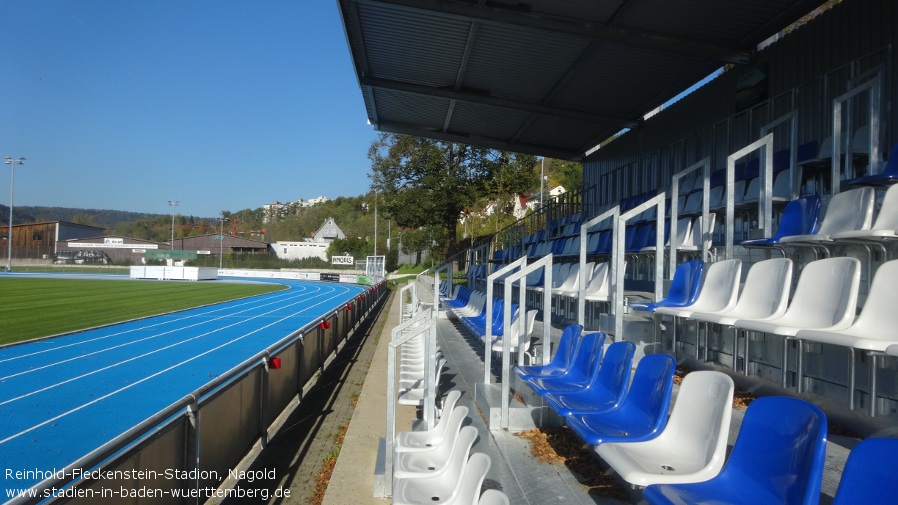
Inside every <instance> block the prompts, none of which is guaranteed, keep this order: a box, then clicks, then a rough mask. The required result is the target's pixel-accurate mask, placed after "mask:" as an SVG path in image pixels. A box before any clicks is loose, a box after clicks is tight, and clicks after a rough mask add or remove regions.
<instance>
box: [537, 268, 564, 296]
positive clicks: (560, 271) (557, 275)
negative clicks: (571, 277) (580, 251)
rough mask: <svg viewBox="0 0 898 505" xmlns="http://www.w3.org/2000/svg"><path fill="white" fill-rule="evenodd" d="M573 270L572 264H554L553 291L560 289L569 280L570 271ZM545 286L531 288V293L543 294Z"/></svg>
mask: <svg viewBox="0 0 898 505" xmlns="http://www.w3.org/2000/svg"><path fill="white" fill-rule="evenodd" d="M570 269H571V264H570V263H553V264H552V286H551V289H555V288H560V287H561V285H562V284H563V283H564V281H565V280H566V279H567V273H568V270H570ZM544 288H545V285H543V286H537V287H535V288H530V290H531V291H536V292H538V293H542V291H543V289H544Z"/></svg>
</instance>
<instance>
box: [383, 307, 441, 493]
mask: <svg viewBox="0 0 898 505" xmlns="http://www.w3.org/2000/svg"><path fill="white" fill-rule="evenodd" d="M435 314H436V310H435V309H430V310H422V311H421V312H419V313H418V314H416V315H415V316H414V317H412V318H411V319H409V320H408V321H406V322H404V323H402V324H399V325H397V326H396V327H395V328H393V330H392V331H391V332H390V352H389V354H388V355H387V395H386V396H387V430H386V434H385V435H384V442H385V444H386V447H385V451H384V454H386V455H387V456H386V457H385V458H384V489H383V492H384V496H390V495H391V494H392V483H393V456H392V455H393V439H394V438H395V437H396V375H397V367H396V349H398V348H399V346H401V345H402V344H404V343H406V342H408V341H409V340H411V339H412V338H414V337H416V336H418V335H420V334H421V333H424V332H427V333H428V335H427V336H425V338H424V354H425V355H426V356H427V359H428V360H431V361H426V362H425V365H424V398H425V400H424V417H425V420H426V422H427V428H428V429H430V428H433V415H432V411H433V410H434V404H433V397H434V396H435V395H434V393H435V391H434V389H435V382H436V380H435V379H436V378H435V377H434V375H435V373H436V372H435V370H434V367H433V364H434V363H433V362H434V361H435V356H436V345H435V340H436V339H435V337H434V333H433V331H432V330H433V327H434V323H436V317H435ZM422 322H423V324H421V323H422ZM415 325H418V326H415ZM407 330H411V331H407ZM403 333H405V334H404V335H403ZM428 398H429V399H430V401H429V402H428V401H427V399H428ZM428 403H429V404H430V406H429V407H428ZM428 410H430V411H431V412H430V413H428ZM428 414H430V415H428Z"/></svg>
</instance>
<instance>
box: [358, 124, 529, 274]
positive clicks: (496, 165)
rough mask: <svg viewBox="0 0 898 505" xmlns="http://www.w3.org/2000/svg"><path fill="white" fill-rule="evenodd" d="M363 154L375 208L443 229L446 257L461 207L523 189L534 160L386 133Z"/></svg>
mask: <svg viewBox="0 0 898 505" xmlns="http://www.w3.org/2000/svg"><path fill="white" fill-rule="evenodd" d="M368 158H369V159H370V160H371V163H372V165H371V170H372V174H371V179H372V188H373V189H374V190H375V191H377V192H378V194H379V195H380V197H379V198H380V200H379V201H380V204H379V205H380V207H379V208H380V209H381V210H382V211H383V212H384V213H385V215H386V216H389V217H390V218H392V219H393V220H394V221H395V222H396V224H397V225H398V226H400V227H404V228H421V227H426V226H437V227H440V228H442V229H443V231H444V232H445V234H441V235H443V237H445V239H446V246H447V255H448V256H450V257H451V256H453V255H454V254H455V253H456V252H457V249H458V247H457V242H456V241H457V238H456V230H457V226H458V220H459V217H460V216H461V214H462V212H463V211H464V210H465V209H466V208H468V207H470V206H472V205H474V204H475V203H476V202H477V200H478V199H480V198H483V197H494V198H498V197H501V196H507V195H509V194H515V193H518V192H522V191H526V190H527V188H528V187H529V186H531V185H532V180H531V179H532V171H531V169H532V167H533V165H534V163H535V158H534V157H533V156H530V155H521V154H515V153H509V152H503V151H496V150H493V149H486V148H482V147H477V146H470V145H465V144H456V143H451V142H443V141H440V140H433V139H427V138H422V137H413V136H408V135H397V134H391V133H381V134H380V135H379V136H378V138H377V140H375V141H374V142H372V144H371V147H370V149H369V150H368Z"/></svg>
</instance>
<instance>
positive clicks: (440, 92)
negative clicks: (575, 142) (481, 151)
mask: <svg viewBox="0 0 898 505" xmlns="http://www.w3.org/2000/svg"><path fill="white" fill-rule="evenodd" d="M359 83H360V84H361V85H362V86H369V87H372V88H380V89H389V90H395V91H403V92H406V93H415V94H418V95H425V96H434V97H438V98H445V99H447V100H459V101H462V102H470V103H479V104H484V105H492V106H495V107H505V108H507V109H514V110H522V111H527V112H535V113H537V114H545V115H547V116H556V117H561V118H565V119H574V120H577V121H583V122H585V123H590V124H596V123H605V124H607V123H611V124H620V125H621V128H634V127H636V124H637V123H636V121H631V120H629V119H627V118H624V117H620V116H616V115H605V114H596V113H594V112H588V111H582V110H576V109H566V108H563V107H554V106H551V105H543V104H541V103H533V102H525V101H522V100H515V99H512V98H502V97H497V96H492V95H490V94H480V93H472V92H470V91H463V90H456V89H452V88H444V87H436V86H425V85H423V84H416V83H412V82H403V81H396V80H392V79H381V78H379V77H365V76H363V77H359Z"/></svg>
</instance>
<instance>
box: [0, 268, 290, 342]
mask: <svg viewBox="0 0 898 505" xmlns="http://www.w3.org/2000/svg"><path fill="white" fill-rule="evenodd" d="M280 289H285V287H284V286H281V285H278V284H262V283H259V284H252V283H224V282H215V283H203V282H152V281H151V282H130V281H125V280H85V279H46V278H17V277H9V278H3V277H0V345H2V344H10V343H14V342H20V341H23V340H29V339H33V338H38V337H45V336H49V335H57V334H60V333H68V332H72V331H77V330H83V329H86V328H92V327H95V326H102V325H104V324H110V323H115V322H120V321H127V320H129V319H135V318H140V317H145V316H152V315H156V314H162V313H165V312H172V311H176V310H182V309H188V308H191V307H198V306H201V305H207V304H210V303H218V302H223V301H227V300H234V299H236V298H243V297H247V296H254V295H259V294H263V293H270V292H272V291H277V290H280Z"/></svg>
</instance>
